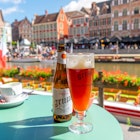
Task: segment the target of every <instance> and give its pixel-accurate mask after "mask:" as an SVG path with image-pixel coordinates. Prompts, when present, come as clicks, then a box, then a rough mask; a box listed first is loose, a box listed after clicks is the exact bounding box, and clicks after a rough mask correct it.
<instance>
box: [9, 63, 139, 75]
mask: <svg viewBox="0 0 140 140" xmlns="http://www.w3.org/2000/svg"><path fill="white" fill-rule="evenodd" d="M7 66H10V67H12V66H20V67H22V68H24V69H26V68H27V67H29V66H38V67H41V68H47V67H51V68H53V69H54V68H55V64H47V63H45V62H44V63H42V62H37V63H11V62H8V63H7ZM95 69H96V70H97V71H100V70H106V71H116V70H120V71H122V72H127V73H128V74H129V75H136V76H138V77H140V64H136V63H95Z"/></svg>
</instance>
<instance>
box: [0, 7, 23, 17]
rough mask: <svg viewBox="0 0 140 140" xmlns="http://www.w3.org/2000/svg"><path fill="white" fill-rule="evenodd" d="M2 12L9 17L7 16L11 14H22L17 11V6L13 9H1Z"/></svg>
mask: <svg viewBox="0 0 140 140" xmlns="http://www.w3.org/2000/svg"><path fill="white" fill-rule="evenodd" d="M2 12H3V14H4V15H9V14H12V13H14V12H21V13H22V12H23V11H22V10H19V9H18V7H17V6H14V7H10V8H7V9H3V10H2Z"/></svg>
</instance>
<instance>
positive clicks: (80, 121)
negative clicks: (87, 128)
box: [76, 111, 86, 123]
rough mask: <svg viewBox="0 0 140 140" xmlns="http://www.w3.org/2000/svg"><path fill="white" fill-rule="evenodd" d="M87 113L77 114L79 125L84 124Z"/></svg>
mask: <svg viewBox="0 0 140 140" xmlns="http://www.w3.org/2000/svg"><path fill="white" fill-rule="evenodd" d="M85 114H86V111H80V112H77V113H76V117H77V118H78V123H83V121H84V117H85Z"/></svg>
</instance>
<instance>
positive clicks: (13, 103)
mask: <svg viewBox="0 0 140 140" xmlns="http://www.w3.org/2000/svg"><path fill="white" fill-rule="evenodd" d="M27 98H28V95H27V94H20V95H19V96H18V97H17V99H16V100H13V101H10V102H5V103H0V108H10V107H15V106H18V105H21V104H22V103H23V102H24V101H25V100H26V99H27Z"/></svg>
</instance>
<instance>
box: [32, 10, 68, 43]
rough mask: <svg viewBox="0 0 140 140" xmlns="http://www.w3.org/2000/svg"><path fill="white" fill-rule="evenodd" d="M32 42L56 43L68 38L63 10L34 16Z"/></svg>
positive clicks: (66, 22) (66, 21)
mask: <svg viewBox="0 0 140 140" xmlns="http://www.w3.org/2000/svg"><path fill="white" fill-rule="evenodd" d="M32 26H33V42H35V43H40V42H46V43H50V42H58V41H59V40H60V39H63V38H65V37H68V20H67V16H66V14H65V12H64V10H63V9H60V11H59V12H58V13H53V14H48V12H47V11H45V15H41V16H39V15H35V17H34V20H33V23H32Z"/></svg>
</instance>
